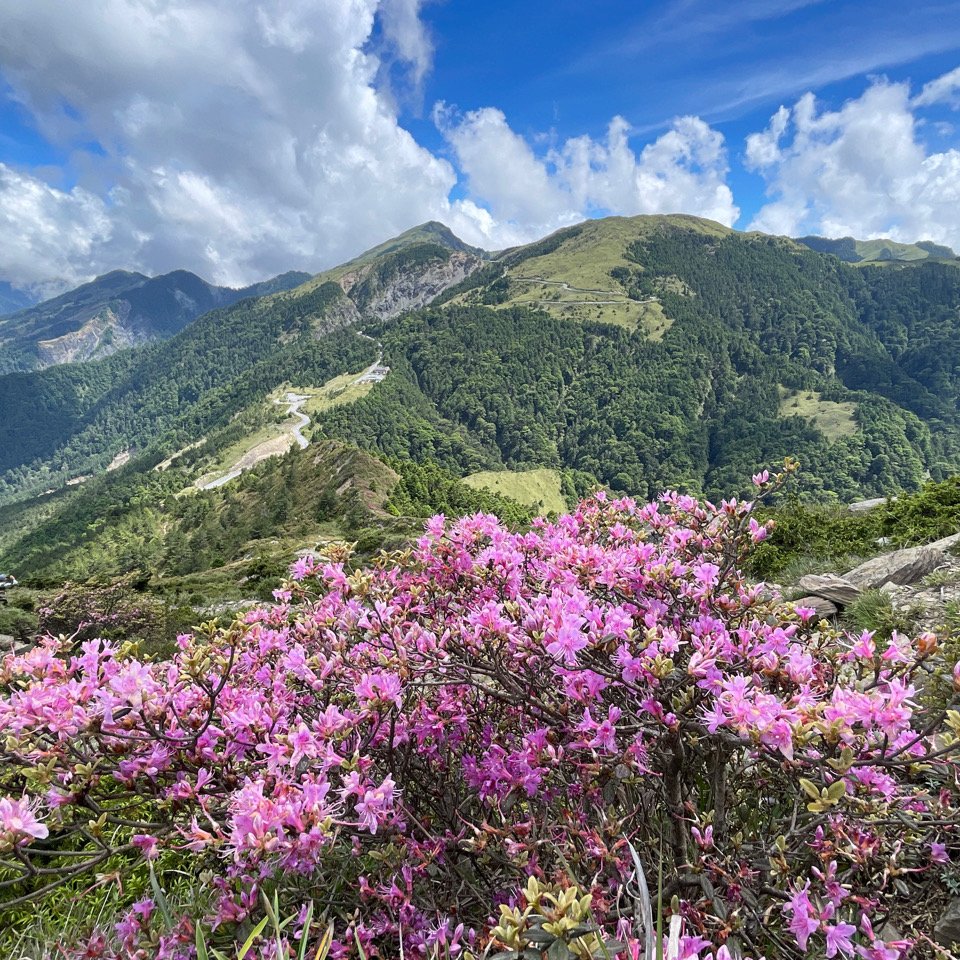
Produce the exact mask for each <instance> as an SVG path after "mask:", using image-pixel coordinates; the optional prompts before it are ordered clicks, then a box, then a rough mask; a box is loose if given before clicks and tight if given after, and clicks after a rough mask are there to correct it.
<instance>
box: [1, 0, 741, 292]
mask: <svg viewBox="0 0 960 960" xmlns="http://www.w3.org/2000/svg"><path fill="white" fill-rule="evenodd" d="M423 3H424V0H283V2H282V3H281V2H279V0H150V2H149V3H145V2H143V0H86V2H84V3H82V4H63V3H61V2H59V0H6V2H4V3H3V4H0V64H2V68H0V69H2V79H3V81H4V82H5V83H6V84H7V85H8V87H9V89H10V90H11V91H12V95H13V96H14V97H15V98H16V99H17V100H18V101H19V102H20V103H21V104H22V106H23V107H24V108H25V109H26V110H27V111H28V112H29V114H30V116H31V117H32V119H33V122H34V124H35V125H36V127H37V129H38V131H39V132H40V133H41V134H42V135H43V136H44V137H45V138H46V139H47V140H48V141H49V142H51V143H52V144H54V145H56V146H57V147H59V148H60V149H61V150H62V151H63V152H64V155H66V156H69V157H70V161H69V163H68V164H67V165H66V166H65V168H64V169H62V170H59V171H38V170H27V169H19V170H14V169H10V168H4V169H3V175H2V177H0V224H2V225H3V226H4V228H5V232H4V240H5V242H4V244H2V245H0V277H2V278H4V279H12V280H14V281H15V282H18V283H21V284H27V283H33V282H36V281H37V280H40V279H44V278H47V277H60V278H62V279H63V281H64V282H65V283H76V282H79V281H80V280H82V279H86V278H88V277H90V276H93V275H94V274H97V273H102V272H105V271H106V270H110V269H113V268H116V267H127V268H133V269H141V270H144V271H147V272H162V271H166V270H170V269H174V268H176V267H187V268H189V269H193V270H196V271H197V272H199V273H201V274H203V275H205V276H207V277H208V278H209V279H212V280H214V281H216V282H219V283H227V284H234V285H237V284H242V283H246V282H249V281H251V280H254V279H259V278H262V277H264V276H267V275H270V274H273V273H277V272H280V271H283V270H288V269H291V268H298V269H306V270H318V269H321V268H322V267H324V266H328V265H330V264H333V263H336V262H341V261H343V260H344V259H346V258H347V257H349V256H351V255H353V254H355V253H357V252H359V251H361V250H362V249H364V248H366V247H368V246H371V245H373V244H375V243H377V242H380V241H382V240H383V239H385V238H386V237H388V236H391V235H393V234H396V233H398V232H400V231H402V230H404V229H407V228H408V227H410V226H413V225H414V224H416V223H419V222H422V221H424V220H427V219H438V220H442V221H444V222H446V223H447V224H449V226H450V227H451V228H452V229H453V230H454V231H456V232H457V233H459V234H460V235H461V236H463V238H464V239H465V240H467V241H469V242H471V243H475V244H478V245H483V246H487V247H502V246H505V245H508V244H511V243H516V242H519V241H521V240H526V239H531V238H533V237H535V236H538V235H540V234H542V233H544V232H546V231H547V230H549V229H552V228H554V227H556V226H559V225H562V224H565V223H569V222H573V221H575V220H579V219H581V218H583V217H584V216H587V215H590V214H591V213H595V212H598V211H608V212H613V213H623V214H630V213H639V212H655V211H671V212H672V211H678V210H683V211H687V212H691V213H701V214H703V215H706V216H712V217H715V218H717V219H720V220H723V221H724V222H727V223H730V222H732V221H733V220H734V219H735V218H736V215H737V212H736V207H735V206H734V205H733V199H732V196H731V194H730V191H729V189H728V187H727V186H726V184H725V176H726V159H725V153H724V149H723V139H722V137H721V136H720V135H719V134H718V133H716V132H715V131H713V130H712V129H711V128H710V127H708V126H707V125H706V124H705V123H703V122H702V121H700V120H698V119H696V118H692V117H687V118H682V119H680V120H677V121H676V122H675V124H674V125H673V127H672V128H671V129H670V130H669V131H668V132H667V133H666V134H664V135H663V136H662V137H660V138H659V139H658V140H657V141H656V142H655V143H652V144H650V145H648V146H647V147H645V148H644V149H643V150H642V151H641V152H640V153H639V154H636V153H635V152H634V151H633V150H632V149H631V147H630V146H629V144H628V133H629V130H628V126H627V124H626V122H625V121H623V120H622V119H620V118H615V119H614V121H613V122H612V123H611V125H610V129H609V131H608V133H607V136H606V138H604V139H600V140H597V141H595V140H593V139H591V138H589V137H581V138H575V139H571V140H569V141H567V142H566V143H564V144H562V145H560V146H558V147H555V148H553V149H551V150H548V151H547V152H546V153H545V154H543V155H540V154H538V153H536V152H535V151H534V149H533V148H532V147H531V146H530V144H529V143H528V142H527V141H526V140H525V139H524V138H523V137H521V136H519V135H518V134H516V133H515V132H514V131H512V130H511V129H510V127H509V125H508V123H507V120H506V117H505V116H504V114H503V113H502V112H500V111H498V110H495V109H490V108H488V109H482V110H477V111H474V112H471V113H468V114H466V115H465V116H460V115H457V114H456V113H455V112H452V111H447V110H443V109H441V110H439V111H438V112H437V117H438V119H439V120H440V123H441V126H442V128H443V130H444V132H445V134H446V136H447V138H448V140H449V142H450V144H451V146H452V148H453V150H452V153H453V155H454V156H455V158H456V160H457V161H458V163H459V164H460V169H459V170H458V169H457V168H456V167H455V166H454V165H453V164H452V163H451V162H450V161H449V160H448V159H446V158H445V157H442V156H438V155H436V154H434V153H432V152H430V151H429V150H427V149H425V148H424V147H423V146H421V145H420V144H419V143H417V141H416V140H415V139H414V138H413V136H411V134H410V133H409V132H408V131H407V130H406V129H404V127H403V126H402V125H401V123H400V121H399V119H398V111H397V107H396V105H395V102H394V95H393V91H392V90H391V85H392V84H393V83H394V82H395V80H396V79H397V74H398V69H399V70H400V71H401V73H403V74H404V76H405V78H406V83H407V85H408V86H409V88H410V89H411V90H416V88H417V87H418V86H419V85H420V84H421V83H422V81H423V79H424V77H425V76H426V75H427V73H428V71H429V69H430V65H431V59H432V51H433V47H432V42H431V38H430V36H429V33H428V31H427V30H426V28H425V26H424V24H423V22H422V17H421V10H422V6H423ZM45 173H49V176H48V177H45V176H44V174H45ZM461 176H463V177H465V178H466V180H467V182H468V184H469V193H470V196H469V197H467V198H466V199H453V198H452V197H451V192H452V191H453V190H454V188H455V187H456V186H457V184H458V180H459V179H460V177H461ZM63 183H66V184H68V185H69V188H62V186H59V185H61V184H63ZM51 184H53V185H51Z"/></svg>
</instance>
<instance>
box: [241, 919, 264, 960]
mask: <svg viewBox="0 0 960 960" xmlns="http://www.w3.org/2000/svg"><path fill="white" fill-rule="evenodd" d="M269 920H270V917H264V918H263V919H262V920H261V921H260V922H259V923H258V924H257V925H256V926H255V927H254V928H253V929H252V930H251V931H250V936H249V937H247V939H246V940H244V941H243V946H242V947H241V948H240V949H239V951H238V952H237V960H243V958H244V957H245V956H246V955H247V954H248V953H249V952H250V948H251V947H252V946H253V941H254V940H256V939H257V937H259V936H260V934H261V933H263V928H264V927H265V926H266V925H267V923H268V921H269Z"/></svg>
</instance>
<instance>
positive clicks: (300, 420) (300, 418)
mask: <svg viewBox="0 0 960 960" xmlns="http://www.w3.org/2000/svg"><path fill="white" fill-rule="evenodd" d="M309 399H310V398H309V397H305V396H302V395H301V394H299V393H288V394H287V396H286V398H285V399H283V400H274V401H273V402H274V403H279V404H280V405H281V406H283V404H287V413H288V414H290V416H291V417H295V418H296V420H297V422H296V423H295V424H291V427H290V431H291V433H292V434H293V439H294V440H296V441H297V445H298V446H299V447H300V449H301V450H306V449H307V447H309V446H310V441H309V440H308V439H307V438H306V437H305V436H304V435H303V428H304V427H305V426H307V425H308V424H309V423H310V418H309V417H308V416H307V415H306V414H305V413H304V412H303V411H302V410H301V409H300V408H301V407H302V406H303V405H304V404H305V403H306V402H307V401H308V400H309Z"/></svg>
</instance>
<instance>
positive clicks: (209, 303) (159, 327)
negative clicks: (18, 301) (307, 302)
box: [0, 270, 309, 372]
mask: <svg viewBox="0 0 960 960" xmlns="http://www.w3.org/2000/svg"><path fill="white" fill-rule="evenodd" d="M307 279H309V274H305V273H298V272H294V271H291V272H289V273H285V274H283V275H281V276H279V277H274V278H273V279H272V280H267V281H264V282H262V283H257V284H254V285H253V286H250V287H244V288H242V289H238V290H235V289H231V288H228V287H217V286H213V285H212V284H209V283H207V282H206V281H205V280H202V279H201V278H200V277H198V276H196V274H193V273H189V272H187V271H185V270H176V271H174V272H172V273H167V274H164V275H163V276H159V277H152V278H151V277H146V276H144V275H143V274H142V273H131V272H129V271H125V270H115V271H113V272H112V273H108V274H105V275H104V276H102V277H97V279H96V280H93V281H91V282H90V283H85V284H83V285H82V286H80V287H77V288H76V289H75V290H70V291H68V292H67V293H64V294H61V295H60V296H58V297H54V298H53V299H52V300H47V301H45V302H43V303H40V304H38V305H36V306H33V307H28V308H27V309H24V310H19V311H18V312H16V313H14V314H12V315H11V316H8V317H5V318H3V319H0V371H2V372H9V371H15V370H32V369H43V368H45V367H50V366H55V365H57V364H62V363H73V362H77V361H82V360H93V359H98V358H102V357H106V356H109V355H110V354H111V353H115V352H116V351H117V350H120V349H122V348H124V347H131V346H139V345H142V344H144V343H149V342H150V341H153V340H158V339H164V338H166V337H170V336H172V335H173V334H175V333H177V332H178V331H179V330H181V329H183V327H185V326H186V325H187V324H188V323H190V322H191V321H192V320H194V319H196V317H198V316H200V315H201V314H203V313H207V312H208V311H210V310H212V309H214V308H215V307H219V306H227V305H229V304H231V303H236V302H237V301H238V300H242V299H245V298H248V297H260V296H264V295H266V294H269V293H275V292H277V291H279V290H287V289H289V288H291V287H294V286H297V285H298V284H300V283H303V282H304V280H307Z"/></svg>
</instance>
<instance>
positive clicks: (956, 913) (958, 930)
mask: <svg viewBox="0 0 960 960" xmlns="http://www.w3.org/2000/svg"><path fill="white" fill-rule="evenodd" d="M933 935H934V937H936V939H937V943H939V944H942V945H943V946H945V947H949V946H950V945H951V944H953V943H960V897H954V898H953V899H952V900H951V901H950V902H949V903H948V904H947V909H946V910H944V911H943V914H942V915H941V916H940V919H939V920H938V921H937V922H936V924H935V925H934V928H933Z"/></svg>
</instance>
